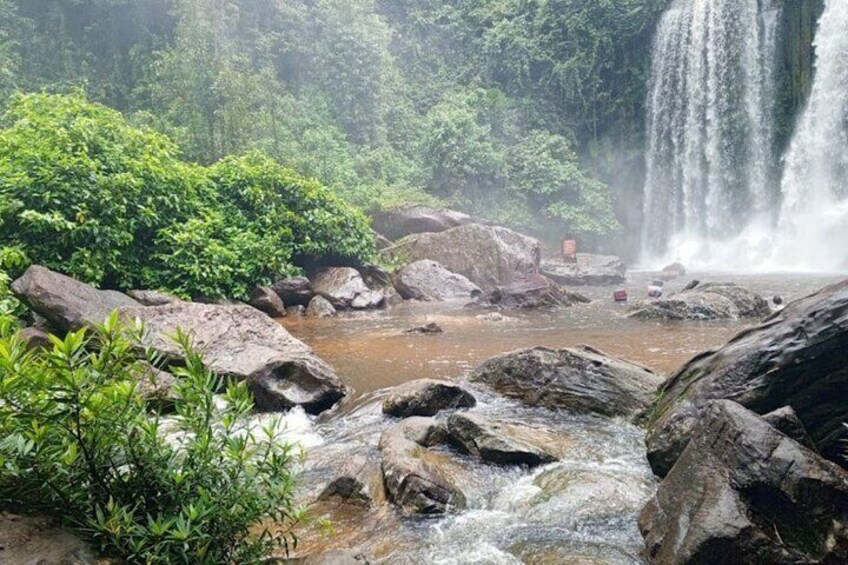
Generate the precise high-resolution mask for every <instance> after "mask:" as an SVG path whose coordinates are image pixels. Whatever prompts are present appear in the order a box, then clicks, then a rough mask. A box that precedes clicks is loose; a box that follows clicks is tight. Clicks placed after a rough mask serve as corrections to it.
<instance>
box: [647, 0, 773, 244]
mask: <svg viewBox="0 0 848 565" xmlns="http://www.w3.org/2000/svg"><path fill="white" fill-rule="evenodd" d="M778 15H779V9H778V8H777V7H776V6H773V5H772V3H771V1H770V0H675V1H674V3H673V4H672V5H671V7H670V9H669V10H668V11H667V12H666V13H665V15H664V16H663V18H662V21H661V22H660V26H659V29H658V31H657V36H656V39H655V43H654V48H653V68H652V73H651V83H650V94H649V99H648V124H647V127H648V141H647V142H648V153H647V179H646V190H645V230H644V245H645V252H646V256H647V257H660V256H664V255H670V256H673V257H674V258H675V259H683V260H687V259H693V258H694V257H695V256H698V255H701V256H705V255H708V254H709V253H710V243H711V242H713V241H720V240H722V239H727V238H729V237H731V236H733V235H735V234H738V233H739V232H740V231H741V228H743V227H744V224H743V225H740V217H742V216H744V217H746V218H747V217H751V216H758V217H760V216H767V215H768V213H769V211H770V210H771V209H773V207H774V206H773V202H774V201H775V200H776V195H775V194H774V192H776V191H775V190H774V189H773V187H774V186H775V185H776V183H775V181H774V178H773V177H774V163H775V161H776V159H774V157H773V155H772V146H773V137H774V133H773V132H774V127H773V119H772V112H771V111H770V108H771V100H772V99H773V86H772V85H773V83H774V61H775V48H776V40H775V35H776V27H777V21H778ZM746 211H747V212H746Z"/></svg>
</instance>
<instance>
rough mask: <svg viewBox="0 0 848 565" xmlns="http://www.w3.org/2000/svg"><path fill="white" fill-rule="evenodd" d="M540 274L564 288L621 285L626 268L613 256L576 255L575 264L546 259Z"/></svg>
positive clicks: (625, 275)
mask: <svg viewBox="0 0 848 565" xmlns="http://www.w3.org/2000/svg"><path fill="white" fill-rule="evenodd" d="M541 271H542V274H543V275H545V276H546V277H548V278H550V279H552V280H554V281H555V282H557V283H558V284H562V285H566V286H605V285H615V284H621V283H623V282H624V281H625V280H626V278H627V266H626V265H625V264H624V261H622V260H621V258H619V257H615V256H613V255H594V254H591V253H578V254H577V262H576V263H566V262H565V261H563V260H562V259H547V260H545V261H544V262H542V265H541Z"/></svg>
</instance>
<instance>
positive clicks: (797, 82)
mask: <svg viewBox="0 0 848 565" xmlns="http://www.w3.org/2000/svg"><path fill="white" fill-rule="evenodd" d="M780 2H781V4H782V5H781V16H780V17H781V23H780V27H779V30H780V31H779V33H780V38H779V42H780V46H779V48H778V57H779V61H778V66H777V73H778V74H777V77H776V82H777V84H776V89H775V113H776V114H775V115H776V120H775V122H776V126H777V135H776V139H775V142H776V144H777V149H778V154H782V153H783V151H784V149H785V148H786V145H787V143H789V139H790V138H791V136H792V132H793V130H794V128H795V121H796V119H797V116H798V113H799V112H800V111H801V110H802V109H803V107H804V104H805V103H806V101H807V98H808V97H809V94H810V88H811V87H812V84H813V74H814V70H815V69H814V59H815V49H814V47H813V41H814V39H815V33H816V24H817V23H818V20H819V17H820V16H821V14H822V11H823V10H824V4H825V0H780Z"/></svg>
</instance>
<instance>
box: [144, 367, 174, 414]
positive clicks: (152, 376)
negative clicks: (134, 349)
mask: <svg viewBox="0 0 848 565" xmlns="http://www.w3.org/2000/svg"><path fill="white" fill-rule="evenodd" d="M135 377H136V378H137V379H138V391H139V392H140V393H141V395H142V396H143V397H144V399H145V400H146V401H147V403H148V404H149V405H152V406H153V407H155V408H157V409H158V410H161V411H168V410H171V409H172V408H173V406H174V403H175V402H176V401H177V393H176V390H175V389H174V385H176V384H177V378H176V377H175V376H174V375H172V374H171V373H168V372H167V371H163V370H161V369H157V368H156V367H154V366H152V365H150V364H149V363H140V364H139V365H138V367H137V371H136V374H135Z"/></svg>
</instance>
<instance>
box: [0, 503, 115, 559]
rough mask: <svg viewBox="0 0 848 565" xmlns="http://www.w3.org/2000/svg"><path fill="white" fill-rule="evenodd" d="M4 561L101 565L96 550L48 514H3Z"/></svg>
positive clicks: (0, 537)
mask: <svg viewBox="0 0 848 565" xmlns="http://www.w3.org/2000/svg"><path fill="white" fill-rule="evenodd" d="M0 563H9V564H10V565H12V564H15V565H42V564H45V565H72V564H73V565H97V564H99V563H106V561H101V560H99V559H98V557H97V555H96V554H95V553H94V550H93V549H92V548H91V547H89V546H88V544H86V543H85V542H83V541H82V540H81V539H79V538H78V537H76V536H75V535H74V534H72V533H70V532H68V531H67V530H64V529H61V528H59V527H58V526H56V525H55V524H54V523H53V522H52V521H51V520H50V519H48V518H45V517H29V516H18V515H15V514H9V513H2V514H0Z"/></svg>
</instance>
